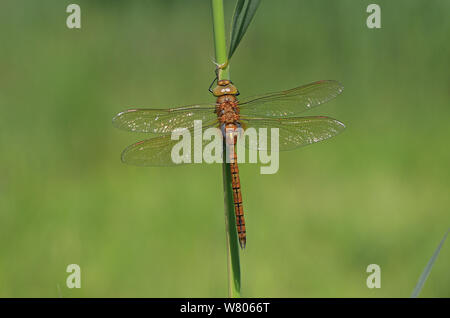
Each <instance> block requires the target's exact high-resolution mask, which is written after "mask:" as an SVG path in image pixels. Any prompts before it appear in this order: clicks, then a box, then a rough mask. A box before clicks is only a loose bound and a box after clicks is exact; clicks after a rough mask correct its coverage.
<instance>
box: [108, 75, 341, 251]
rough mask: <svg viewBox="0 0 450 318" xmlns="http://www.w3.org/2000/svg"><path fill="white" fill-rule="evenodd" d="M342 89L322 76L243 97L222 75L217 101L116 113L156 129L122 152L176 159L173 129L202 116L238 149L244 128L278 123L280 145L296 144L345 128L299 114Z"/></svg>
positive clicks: (139, 127) (133, 126)
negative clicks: (283, 88)
mask: <svg viewBox="0 0 450 318" xmlns="http://www.w3.org/2000/svg"><path fill="white" fill-rule="evenodd" d="M343 89H344V88H343V86H342V85H341V84H340V83H339V82H337V81H333V80H321V81H317V82H313V83H310V84H306V85H302V86H299V87H296V88H293V89H289V90H285V91H279V92H272V93H265V94H261V95H257V96H253V97H249V98H242V99H241V100H238V98H237V96H238V95H240V94H239V91H238V90H237V88H236V86H235V85H234V84H233V83H232V82H231V81H230V80H226V79H225V80H224V79H222V80H217V85H216V86H215V87H214V89H211V87H210V92H211V93H212V94H213V95H214V97H216V102H215V103H206V104H196V105H189V106H182V107H174V108H169V109H151V108H134V109H128V110H126V111H123V112H120V113H119V114H117V115H116V116H115V117H114V118H113V124H114V126H115V127H117V128H119V129H123V130H126V131H131V132H139V133H149V134H151V137H152V138H150V139H147V140H143V141H140V142H137V143H135V144H133V145H130V146H128V147H127V148H126V149H125V150H124V151H123V152H122V157H121V158H122V161H123V162H124V163H127V164H131V165H137V166H172V165H175V164H176V163H174V161H173V160H172V157H171V152H172V149H173V147H174V146H175V144H176V143H178V142H179V141H178V140H173V139H172V138H171V134H172V132H173V131H175V130H176V129H188V130H190V131H193V129H194V126H195V125H194V121H196V120H201V121H202V127H201V129H202V130H205V129H208V128H213V127H215V128H217V129H219V130H220V132H221V136H222V137H223V144H224V148H225V147H228V148H232V149H233V150H235V147H236V140H237V131H238V130H239V129H243V130H244V131H245V129H248V128H254V129H259V128H268V129H271V128H277V129H278V136H279V141H278V144H279V150H292V149H296V148H298V147H301V146H305V145H309V144H312V143H316V142H319V141H322V140H325V139H328V138H331V137H333V136H335V135H337V134H339V133H340V132H342V131H343V130H344V129H345V125H344V124H343V123H342V122H340V121H338V120H336V119H333V118H330V117H325V116H306V117H299V115H300V114H301V113H303V112H305V111H308V110H310V109H312V108H314V107H317V106H319V105H321V104H323V103H325V102H328V101H329V100H331V99H333V98H335V97H336V96H338V95H339V94H340V93H341V92H342V91H343ZM203 142H205V141H203ZM258 150H261V148H258ZM227 153H230V156H231V158H228V159H229V160H228V161H227V162H229V163H228V164H229V169H230V172H231V176H232V177H231V180H232V189H233V201H234V212H235V220H236V230H237V235H238V238H239V243H240V246H241V248H242V249H243V248H244V247H245V246H246V242H247V235H246V227H245V219H244V209H243V204H242V194H241V182H240V178H239V168H238V162H237V152H236V151H230V152H227Z"/></svg>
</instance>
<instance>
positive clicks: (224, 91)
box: [212, 80, 239, 97]
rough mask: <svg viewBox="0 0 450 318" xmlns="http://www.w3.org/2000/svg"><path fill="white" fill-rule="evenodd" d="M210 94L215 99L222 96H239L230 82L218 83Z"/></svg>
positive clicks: (222, 81)
mask: <svg viewBox="0 0 450 318" xmlns="http://www.w3.org/2000/svg"><path fill="white" fill-rule="evenodd" d="M212 93H213V95H214V96H216V97H219V96H223V95H235V96H236V95H239V91H238V90H237V88H236V86H234V85H233V83H232V82H231V81H230V80H220V81H218V82H217V86H216V87H215V88H214V89H213V90H212Z"/></svg>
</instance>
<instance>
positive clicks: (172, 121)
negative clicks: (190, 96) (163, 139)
mask: <svg viewBox="0 0 450 318" xmlns="http://www.w3.org/2000/svg"><path fill="white" fill-rule="evenodd" d="M214 107H215V104H203V105H192V106H186V107H180V108H170V109H145V108H140V109H129V110H126V111H124V112H121V113H119V114H117V115H116V116H115V117H114V118H113V124H114V126H115V127H117V128H119V129H123V130H128V131H133V132H143V133H154V134H170V133H171V132H172V131H173V130H175V129H177V128H187V129H190V128H192V127H193V125H194V120H201V121H202V124H203V125H208V124H210V123H212V122H213V121H214V120H215V119H217V115H216V114H215V113H214Z"/></svg>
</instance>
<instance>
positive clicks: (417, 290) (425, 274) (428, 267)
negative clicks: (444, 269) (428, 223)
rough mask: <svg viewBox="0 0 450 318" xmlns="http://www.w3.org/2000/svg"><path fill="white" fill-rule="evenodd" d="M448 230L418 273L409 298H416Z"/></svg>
mask: <svg viewBox="0 0 450 318" xmlns="http://www.w3.org/2000/svg"><path fill="white" fill-rule="evenodd" d="M449 232H450V229H449V230H447V233H445V235H444V238H443V239H442V241H441V243H440V244H439V246H438V247H437V249H436V251H435V252H434V254H433V256H432V257H431V259H430V260H429V261H428V264H427V266H426V267H425V269H424V270H423V272H422V275H420V277H419V281H418V282H417V285H416V287H415V288H414V290H413V292H412V294H411V298H417V297H418V296H419V293H420V291H421V290H422V287H423V285H424V284H425V281H426V280H427V278H428V275H429V274H430V272H431V268H432V267H433V264H434V262H435V261H436V259H437V257H438V255H439V252H440V251H441V247H442V245H443V244H444V242H445V239H446V238H447V235H448V233H449Z"/></svg>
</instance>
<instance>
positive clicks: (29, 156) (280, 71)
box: [0, 0, 450, 297]
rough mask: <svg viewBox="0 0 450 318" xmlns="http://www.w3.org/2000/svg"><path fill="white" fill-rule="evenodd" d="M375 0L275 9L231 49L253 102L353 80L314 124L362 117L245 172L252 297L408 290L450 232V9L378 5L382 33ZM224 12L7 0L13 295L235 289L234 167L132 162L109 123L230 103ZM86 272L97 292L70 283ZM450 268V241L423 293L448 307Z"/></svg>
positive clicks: (7, 285)
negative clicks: (376, 283)
mask: <svg viewBox="0 0 450 318" xmlns="http://www.w3.org/2000/svg"><path fill="white" fill-rule="evenodd" d="M73 2H75V3H77V4H79V5H80V6H81V18H82V28H81V30H71V29H68V28H67V27H66V18H67V16H68V13H66V7H67V5H68V4H70V3H73ZM234 3H235V1H228V0H225V4H226V9H227V17H226V20H227V21H231V14H232V11H233V7H234ZM370 3H372V1H365V0H363V1H354V0H341V1H333V0H328V1H325V0H321V1H317V0H316V1H297V0H289V1H287V0H286V1H262V3H261V6H260V8H259V10H258V12H257V14H256V16H255V19H254V21H253V23H252V24H251V25H250V28H249V30H248V32H247V34H246V35H245V38H244V39H243V41H242V42H241V45H240V47H239V48H238V50H237V51H236V53H235V55H234V56H233V59H232V61H231V78H232V80H233V81H234V82H235V84H236V85H237V86H238V87H239V90H240V92H241V94H242V96H249V95H254V94H258V93H263V92H268V91H274V90H282V89H287V88H292V87H295V86H298V85H301V84H306V83H309V82H312V81H315V80H320V79H335V80H338V81H340V82H341V83H343V84H344V86H345V91H344V93H343V94H342V95H341V96H339V97H338V98H337V99H335V100H334V101H332V102H330V103H327V104H326V105H324V106H322V107H320V108H319V109H318V110H316V111H314V112H310V113H309V114H308V115H311V114H312V115H314V114H321V115H328V116H331V117H334V118H337V119H339V120H341V121H343V122H344V123H345V124H346V125H347V130H346V131H345V132H344V133H343V134H341V135H339V136H337V137H336V138H333V139H331V140H328V141H325V142H323V143H319V144H316V145H312V146H309V147H306V148H302V149H299V150H297V151H291V152H283V153H281V156H280V170H279V172H278V173H277V174H275V175H261V174H260V173H259V166H257V165H251V164H248V165H245V164H244V165H242V166H241V182H242V191H243V198H244V207H245V212H246V221H247V230H248V232H247V234H248V244H247V248H246V250H245V251H244V252H243V253H242V254H241V262H242V278H243V282H242V283H243V288H242V292H243V296H246V297H409V296H410V294H411V292H412V290H413V288H414V286H415V284H416V282H417V280H418V278H419V276H420V274H421V272H422V270H423V268H424V267H425V265H426V263H427V262H428V260H429V259H430V257H431V256H432V254H433V252H434V250H435V248H436V247H437V245H438V244H439V241H440V240H441V238H442V237H443V235H444V233H445V231H446V230H447V228H448V227H449V225H450V217H449V215H450V214H449V210H450V196H449V193H450V169H449V162H450V147H449V146H448V143H449V138H450V124H449V119H450V108H449V106H450V105H449V100H450V75H449V74H450V73H449V70H450V42H449V35H450V20H449V19H448V13H449V12H450V2H449V1H446V0H441V1H438V0H434V1H425V0H422V1H412V0H402V1H387V0H385V1H381V0H379V1H376V3H378V4H379V5H380V6H381V10H382V13H381V19H382V22H381V23H382V28H381V29H378V30H376V29H368V28H367V26H366V18H367V16H368V13H366V7H367V5H369V4H370ZM210 10H211V8H210V2H209V1H200V0H197V1H182V0H178V1H162V0H161V1H144V0H140V1H137V0H133V1H98V0H97V1H88V0H77V1H60V0H58V1H56V0H54V1H50V0H45V1H39V2H38V1H24V0H6V1H5V0H2V2H1V5H0V40H1V49H0V109H1V115H0V127H1V128H0V149H1V150H0V151H1V153H0V154H1V155H0V296H2V297H38V296H41V297H225V296H227V280H226V276H227V269H226V253H225V225H224V212H223V190H222V173H221V167H220V165H193V166H187V167H173V168H139V167H132V166H127V165H124V164H122V163H121V161H120V153H121V151H122V150H123V148H125V147H126V146H127V145H129V144H131V143H133V142H135V141H138V140H140V139H142V138H143V137H144V136H141V135H135V134H131V133H126V132H122V131H118V130H116V129H114V128H113V126H112V125H111V119H112V117H113V116H114V115H115V114H116V113H117V112H119V111H122V110H124V109H127V108H129V107H130V106H141V107H155V108H158V107H159V108H161V107H171V106H172V107H173V106H180V105H184V104H192V103H198V102H210V101H214V99H213V98H212V97H211V96H210V94H209V93H208V91H207V88H208V85H209V84H210V82H211V80H212V78H213V75H214V74H213V69H214V64H213V63H212V60H213V56H214V48H213V41H212V40H213V38H212V23H211V22H212V19H211V11H210ZM73 263H74V264H79V265H80V266H81V272H82V283H81V284H82V288H81V289H68V288H67V287H66V285H65V281H66V277H67V276H68V273H66V271H65V270H66V267H67V265H68V264H73ZM372 263H375V264H378V265H380V266H381V288H380V289H369V288H367V286H366V278H367V276H368V274H367V273H366V267H367V266H368V265H369V264H372ZM449 264H450V246H449V242H447V243H446V244H445V245H444V247H443V249H442V251H441V254H440V256H439V258H438V260H437V262H436V264H435V267H434V268H433V271H432V273H431V275H430V276H429V279H428V281H427V283H426V285H425V287H424V289H423V291H422V294H421V296H423V297H449V296H450V274H449V272H448V268H449Z"/></svg>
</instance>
